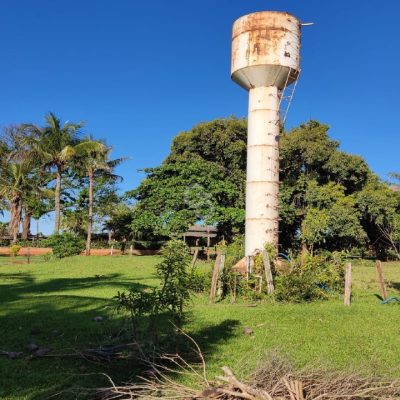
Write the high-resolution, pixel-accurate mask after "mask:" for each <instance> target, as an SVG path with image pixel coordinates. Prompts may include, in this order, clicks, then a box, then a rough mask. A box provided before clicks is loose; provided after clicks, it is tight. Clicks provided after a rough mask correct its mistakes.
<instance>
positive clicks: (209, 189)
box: [126, 117, 247, 237]
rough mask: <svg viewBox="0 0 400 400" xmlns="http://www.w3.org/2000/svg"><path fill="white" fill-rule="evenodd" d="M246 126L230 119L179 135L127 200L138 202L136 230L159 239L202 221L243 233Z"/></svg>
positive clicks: (221, 231) (227, 231) (224, 232)
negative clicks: (157, 236)
mask: <svg viewBox="0 0 400 400" xmlns="http://www.w3.org/2000/svg"><path fill="white" fill-rule="evenodd" d="M246 131H247V127H246V121H245V120H243V119H237V118H234V117H232V118H231V119H217V120H214V121H211V122H204V123H201V124H199V125H196V126H195V127H193V129H192V130H191V131H189V132H181V133H180V134H179V135H177V136H176V137H175V138H174V140H173V143H172V147H171V153H170V155H169V156H168V157H167V159H166V160H165V161H164V162H163V164H162V165H161V166H160V167H157V168H148V169H144V170H143V171H144V172H146V174H147V178H146V179H145V180H143V181H142V182H141V184H140V185H139V187H138V188H137V189H135V190H133V191H130V192H127V193H126V196H128V197H132V198H134V199H135V200H137V201H138V206H137V209H136V210H135V212H134V215H133V222H132V227H133V229H134V230H135V231H136V232H151V233H155V234H161V235H171V234H172V233H182V232H185V231H186V230H187V227H188V225H189V224H194V223H196V221H199V220H203V221H204V222H205V223H207V224H213V225H214V224H217V226H218V228H219V231H220V233H222V234H225V235H226V236H227V237H229V236H230V235H231V234H232V229H233V228H237V229H239V230H242V231H243V228H244V187H245V168H246V159H245V154H246V136H247V132H246Z"/></svg>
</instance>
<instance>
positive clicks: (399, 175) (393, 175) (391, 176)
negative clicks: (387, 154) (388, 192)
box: [389, 172, 400, 189]
mask: <svg viewBox="0 0 400 400" xmlns="http://www.w3.org/2000/svg"><path fill="white" fill-rule="evenodd" d="M389 179H395V180H396V181H398V182H400V173H398V172H390V173H389ZM389 185H390V186H392V187H394V188H395V189H400V184H399V183H390V184H389Z"/></svg>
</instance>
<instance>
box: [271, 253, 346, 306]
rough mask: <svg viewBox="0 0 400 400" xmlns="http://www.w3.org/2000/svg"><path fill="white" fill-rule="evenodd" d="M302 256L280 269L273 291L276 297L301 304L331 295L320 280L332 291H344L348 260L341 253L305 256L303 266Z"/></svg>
mask: <svg viewBox="0 0 400 400" xmlns="http://www.w3.org/2000/svg"><path fill="white" fill-rule="evenodd" d="M300 258H301V256H299V257H298V259H297V260H296V262H295V263H294V264H292V266H291V268H288V269H286V270H283V271H278V272H277V275H276V276H275V292H274V295H275V298H276V300H278V301H288V302H294V303H300V302H302V301H313V300H318V299H326V298H328V296H329V292H328V291H326V290H324V289H322V288H321V287H320V286H318V285H317V283H318V284H322V285H324V286H326V287H328V288H329V289H331V290H332V291H336V292H342V291H343V286H344V275H345V262H344V260H342V256H341V254H338V253H323V254H318V255H315V256H313V257H312V256H310V255H306V256H304V260H303V265H302V264H301V260H300Z"/></svg>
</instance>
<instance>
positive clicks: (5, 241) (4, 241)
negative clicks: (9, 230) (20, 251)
mask: <svg viewBox="0 0 400 400" xmlns="http://www.w3.org/2000/svg"><path fill="white" fill-rule="evenodd" d="M10 245H11V240H9V239H0V247H10Z"/></svg>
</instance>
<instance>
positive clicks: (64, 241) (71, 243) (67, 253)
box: [46, 232, 85, 258]
mask: <svg viewBox="0 0 400 400" xmlns="http://www.w3.org/2000/svg"><path fill="white" fill-rule="evenodd" d="M46 246H49V247H52V248H53V256H54V257H56V258H64V257H71V256H76V255H78V254H80V253H81V252H82V251H83V250H84V249H85V241H84V240H83V239H81V238H80V237H78V236H75V235H73V234H72V233H68V232H63V233H61V234H58V233H54V234H53V235H51V236H49V237H48V238H47V239H46Z"/></svg>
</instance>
